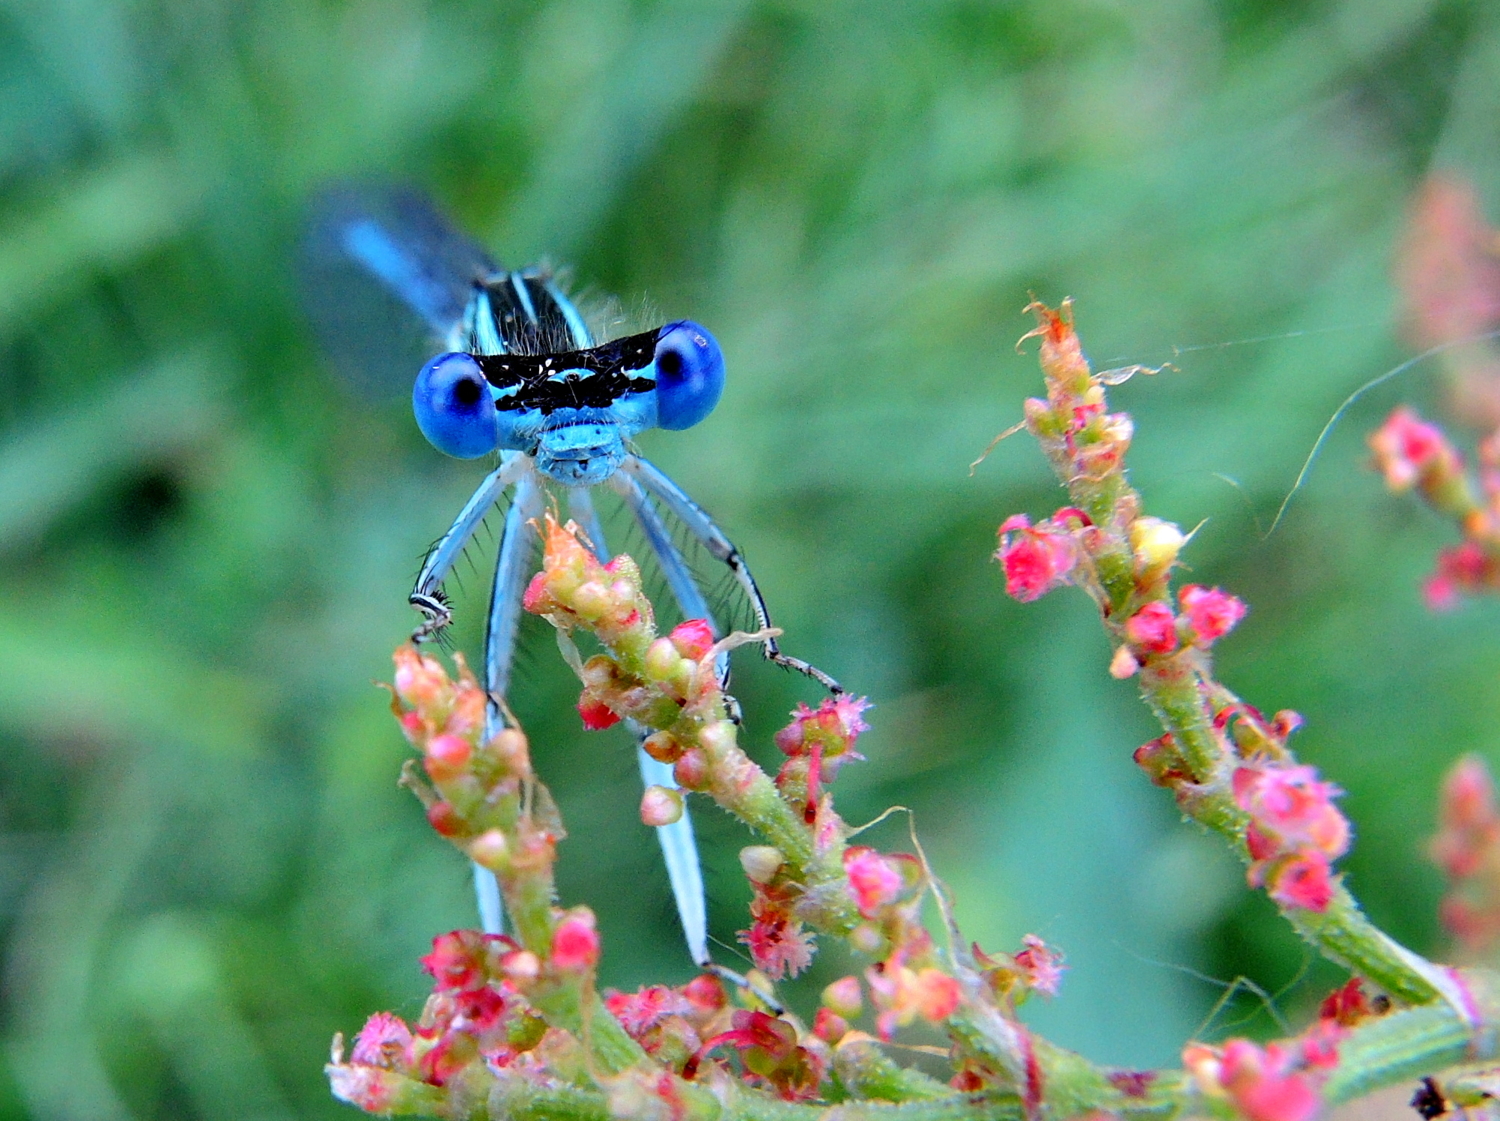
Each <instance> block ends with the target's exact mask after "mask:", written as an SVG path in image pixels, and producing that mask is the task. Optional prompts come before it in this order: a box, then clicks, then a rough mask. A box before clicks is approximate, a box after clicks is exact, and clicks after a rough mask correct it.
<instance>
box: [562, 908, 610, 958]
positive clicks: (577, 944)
mask: <svg viewBox="0 0 1500 1121" xmlns="http://www.w3.org/2000/svg"><path fill="white" fill-rule="evenodd" d="M598 961H599V932H598V930H597V929H596V928H595V926H594V915H593V912H591V911H589V910H587V909H586V908H582V907H579V908H574V909H573V910H572V911H570V912H569V913H568V914H567V916H566V917H565V918H564V919H563V920H562V922H560V923H558V924H557V929H556V930H555V931H553V932H552V964H553V966H554V967H556V968H557V969H559V970H561V971H562V972H564V973H583V972H586V971H587V970H590V969H592V968H593V967H594V966H595V965H596V964H597V963H598Z"/></svg>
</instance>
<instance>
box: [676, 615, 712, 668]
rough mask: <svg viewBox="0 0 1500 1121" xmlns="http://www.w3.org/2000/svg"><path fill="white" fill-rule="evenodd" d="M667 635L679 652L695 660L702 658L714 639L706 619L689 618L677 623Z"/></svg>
mask: <svg viewBox="0 0 1500 1121" xmlns="http://www.w3.org/2000/svg"><path fill="white" fill-rule="evenodd" d="M668 637H669V638H671V640H672V645H673V646H675V647H677V652H678V653H679V654H681V655H682V656H683V657H684V658H691V659H692V660H693V661H695V662H696V661H699V660H700V659H702V658H703V657H704V656H705V655H706V654H707V653H708V652H709V650H710V649H711V648H712V647H713V644H714V642H715V641H716V640H715V638H714V629H713V627H712V626H711V625H710V624H709V622H708V620H707V619H689V620H688V621H687V622H685V623H679V624H678V625H677V626H676V627H674V628H673V630H672V633H671V635H669V636H668Z"/></svg>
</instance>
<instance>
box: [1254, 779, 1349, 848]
mask: <svg viewBox="0 0 1500 1121" xmlns="http://www.w3.org/2000/svg"><path fill="white" fill-rule="evenodd" d="M1233 787H1234V799H1235V802H1236V803H1237V804H1238V805H1239V807H1240V809H1242V810H1244V811H1246V812H1247V813H1248V814H1249V815H1250V817H1251V820H1252V823H1253V824H1254V826H1255V828H1256V829H1257V830H1258V831H1259V832H1260V834H1261V835H1262V838H1263V839H1264V840H1265V841H1266V842H1267V843H1269V844H1271V845H1272V846H1274V847H1275V848H1276V849H1279V850H1281V851H1288V850H1291V849H1295V848H1303V847H1310V848H1313V849H1316V850H1318V851H1319V852H1322V853H1324V854H1325V855H1327V856H1329V857H1338V856H1342V855H1343V854H1344V852H1345V850H1346V849H1348V847H1349V822H1348V821H1347V820H1346V819H1345V817H1344V815H1343V814H1342V813H1340V812H1339V810H1338V808H1337V807H1336V806H1334V804H1333V799H1334V798H1336V797H1337V796H1338V795H1339V794H1340V793H1341V791H1340V790H1339V788H1338V787H1336V786H1334V785H1333V784H1332V783H1329V782H1323V781H1321V780H1319V778H1318V772H1317V770H1316V769H1315V768H1313V767H1309V766H1295V767H1282V766H1265V767H1241V768H1239V769H1238V770H1236V771H1235V772H1234V778H1233Z"/></svg>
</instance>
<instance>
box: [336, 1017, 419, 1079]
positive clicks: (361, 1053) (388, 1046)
mask: <svg viewBox="0 0 1500 1121" xmlns="http://www.w3.org/2000/svg"><path fill="white" fill-rule="evenodd" d="M409 1043H411V1029H410V1028H408V1027H407V1026H406V1021H404V1020H403V1019H401V1017H400V1016H397V1015H394V1014H393V1013H390V1012H377V1013H375V1015H373V1016H371V1017H370V1018H369V1019H368V1020H366V1021H365V1026H364V1027H362V1028H361V1029H360V1030H359V1035H358V1036H356V1037H355V1039H354V1051H353V1053H352V1054H351V1055H350V1056H349V1061H350V1062H352V1063H356V1064H362V1065H364V1066H377V1067H392V1066H394V1065H395V1060H396V1059H398V1058H399V1056H400V1055H401V1054H402V1053H403V1052H404V1051H405V1050H406V1047H407V1045H408V1044H409Z"/></svg>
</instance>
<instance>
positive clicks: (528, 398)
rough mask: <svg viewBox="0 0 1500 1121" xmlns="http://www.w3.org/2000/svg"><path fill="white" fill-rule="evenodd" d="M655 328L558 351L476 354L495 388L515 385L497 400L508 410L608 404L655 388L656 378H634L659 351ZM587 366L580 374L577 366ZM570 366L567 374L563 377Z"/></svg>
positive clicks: (496, 403)
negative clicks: (609, 340)
mask: <svg viewBox="0 0 1500 1121" xmlns="http://www.w3.org/2000/svg"><path fill="white" fill-rule="evenodd" d="M659 334H660V331H659V330H656V331H643V332H642V333H641V334H639V335H627V336H626V337H625V338H623V339H615V340H613V341H612V342H607V343H601V344H600V345H598V346H591V347H589V348H588V349H587V350H566V351H562V352H560V353H555V354H476V355H474V360H475V361H476V362H478V363H479V368H480V369H481V370H483V371H484V376H485V379H486V380H487V381H488V382H489V383H490V384H491V385H493V386H494V387H495V388H496V389H509V390H513V392H511V393H506V394H504V395H503V396H501V397H499V398H498V399H497V400H496V401H495V408H497V409H502V410H505V411H520V410H523V409H538V410H540V411H541V412H542V414H543V415H546V414H548V413H551V412H553V411H554V410H557V409H607V408H609V407H610V406H611V405H613V404H614V403H615V402H616V401H618V400H619V399H620V398H621V397H624V396H625V395H626V394H628V393H645V392H647V391H648V390H652V389H655V388H656V380H655V379H654V378H648V377H636V376H634V374H635V373H636V372H637V371H640V370H644V369H646V368H647V367H648V366H650V365H651V362H652V360H653V359H654V358H655V356H656V340H657V336H658V335H659ZM580 370H581V371H583V373H582V374H580V373H578V371H580ZM564 371H567V373H566V376H559V375H562V374H563V373H564Z"/></svg>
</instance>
